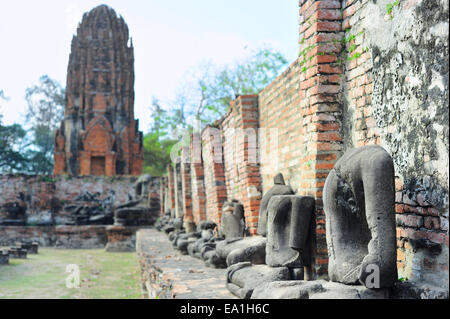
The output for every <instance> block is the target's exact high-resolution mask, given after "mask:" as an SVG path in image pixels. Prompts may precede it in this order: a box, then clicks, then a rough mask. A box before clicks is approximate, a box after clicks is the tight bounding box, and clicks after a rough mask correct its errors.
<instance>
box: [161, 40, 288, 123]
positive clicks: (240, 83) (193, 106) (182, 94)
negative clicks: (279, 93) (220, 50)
mask: <svg viewBox="0 0 450 319" xmlns="http://www.w3.org/2000/svg"><path fill="white" fill-rule="evenodd" d="M287 63H288V61H287V60H286V59H285V57H284V56H283V55H282V54H281V53H279V52H277V51H274V50H271V49H267V48H263V49H260V50H257V51H253V52H252V53H251V54H250V55H249V56H248V57H247V58H245V59H243V60H242V61H237V62H235V63H234V64H232V65H225V66H221V67H218V66H215V65H213V64H212V63H209V62H204V63H202V64H200V65H199V66H197V67H196V68H195V69H193V70H191V71H190V73H188V74H186V75H185V77H184V79H183V80H182V81H181V82H180V84H179V90H178V92H177V96H176V98H175V100H174V101H173V102H172V103H170V104H171V105H170V109H171V110H172V111H171V112H172V116H173V117H175V119H176V120H178V123H177V124H178V126H181V127H183V128H189V125H188V124H187V121H186V120H187V118H191V119H192V118H193V119H195V120H197V121H199V122H200V123H202V124H205V123H212V122H214V121H215V120H217V119H219V118H220V117H221V116H223V115H224V114H225V113H226V112H227V111H228V108H229V105H230V101H231V100H233V99H236V98H237V96H239V95H243V94H258V93H259V91H261V90H262V89H263V88H265V87H266V86H267V85H268V84H270V83H271V82H272V81H273V80H274V79H275V78H276V76H278V74H279V73H280V71H281V70H282V69H283V68H284V67H285V66H286V65H287ZM176 112H181V114H176Z"/></svg>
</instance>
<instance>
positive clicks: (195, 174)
mask: <svg viewBox="0 0 450 319" xmlns="http://www.w3.org/2000/svg"><path fill="white" fill-rule="evenodd" d="M201 142H202V141H201V135H200V134H199V133H193V134H192V135H191V187H192V199H193V200H192V215H193V220H194V223H195V224H196V225H198V224H199V223H200V222H201V221H205V220H206V192H205V176H204V172H203V162H202V144H201Z"/></svg>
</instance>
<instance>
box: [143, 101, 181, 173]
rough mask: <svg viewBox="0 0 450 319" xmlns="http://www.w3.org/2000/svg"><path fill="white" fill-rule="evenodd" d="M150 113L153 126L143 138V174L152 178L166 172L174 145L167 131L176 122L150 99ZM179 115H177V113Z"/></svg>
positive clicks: (157, 103)
mask: <svg viewBox="0 0 450 319" xmlns="http://www.w3.org/2000/svg"><path fill="white" fill-rule="evenodd" d="M150 111H151V113H152V117H153V124H152V126H151V128H150V132H149V133H147V134H146V135H145V136H144V142H143V147H144V167H143V172H144V173H145V174H150V175H152V176H162V175H164V173H165V171H166V167H167V165H168V164H169V163H170V150H171V147H172V146H173V145H174V144H175V142H176V141H175V140H172V139H170V138H169V137H168V133H167V130H168V128H169V126H170V129H173V128H174V127H173V125H174V123H177V121H178V120H179V118H178V120H177V119H176V116H175V117H172V116H170V115H168V114H167V111H166V110H164V109H162V107H161V105H160V102H159V100H158V99H157V98H156V97H153V98H152V106H151V107H150ZM178 115H179V113H178Z"/></svg>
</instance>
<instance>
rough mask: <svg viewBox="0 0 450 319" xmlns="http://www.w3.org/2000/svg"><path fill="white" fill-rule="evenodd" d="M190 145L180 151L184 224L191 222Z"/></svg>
mask: <svg viewBox="0 0 450 319" xmlns="http://www.w3.org/2000/svg"><path fill="white" fill-rule="evenodd" d="M190 162H191V152H190V145H189V146H184V147H183V148H182V149H181V164H180V165H181V184H182V198H183V216H184V223H186V222H193V215H192V186H191V163H190Z"/></svg>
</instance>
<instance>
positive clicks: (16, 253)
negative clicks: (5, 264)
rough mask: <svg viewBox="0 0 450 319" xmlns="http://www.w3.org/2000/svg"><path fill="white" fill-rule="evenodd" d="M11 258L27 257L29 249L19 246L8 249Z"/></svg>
mask: <svg viewBox="0 0 450 319" xmlns="http://www.w3.org/2000/svg"><path fill="white" fill-rule="evenodd" d="M8 254H9V258H15V259H26V258H27V250H26V249H22V248H17V247H11V248H10V249H9V250H8Z"/></svg>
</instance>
